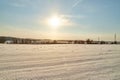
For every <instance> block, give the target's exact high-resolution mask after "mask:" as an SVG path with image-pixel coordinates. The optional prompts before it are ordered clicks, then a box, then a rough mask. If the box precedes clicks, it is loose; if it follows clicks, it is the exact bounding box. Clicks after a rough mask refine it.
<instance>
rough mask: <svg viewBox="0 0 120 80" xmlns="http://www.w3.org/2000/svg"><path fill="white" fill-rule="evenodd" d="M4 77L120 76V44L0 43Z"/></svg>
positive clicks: (90, 79) (115, 79)
mask: <svg viewBox="0 0 120 80" xmlns="http://www.w3.org/2000/svg"><path fill="white" fill-rule="evenodd" d="M0 80H120V45H85V44H84V45H80V44H54V45H52V44H49V45H17V44H16V45H15V44H0Z"/></svg>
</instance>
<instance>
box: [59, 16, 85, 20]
mask: <svg viewBox="0 0 120 80" xmlns="http://www.w3.org/2000/svg"><path fill="white" fill-rule="evenodd" d="M61 16H62V17H65V18H80V19H81V18H85V16H83V15H61Z"/></svg>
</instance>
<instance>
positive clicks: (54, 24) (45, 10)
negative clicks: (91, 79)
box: [0, 0, 120, 41]
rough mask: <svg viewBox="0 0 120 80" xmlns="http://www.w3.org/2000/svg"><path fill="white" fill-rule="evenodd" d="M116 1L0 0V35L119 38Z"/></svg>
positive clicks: (118, 15) (118, 18)
mask: <svg viewBox="0 0 120 80" xmlns="http://www.w3.org/2000/svg"><path fill="white" fill-rule="evenodd" d="M119 3H120V0H0V36H14V37H25V38H37V39H39V38H47V39H82V40H83V39H87V38H90V39H93V40H97V39H98V37H100V39H101V40H114V34H115V33H116V34H117V40H119V41H120V5H119Z"/></svg>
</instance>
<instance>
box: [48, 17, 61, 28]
mask: <svg viewBox="0 0 120 80" xmlns="http://www.w3.org/2000/svg"><path fill="white" fill-rule="evenodd" d="M61 24H62V20H61V18H60V17H58V16H52V17H50V18H49V19H48V25H50V26H51V27H52V28H58V27H59V26H60V25H61Z"/></svg>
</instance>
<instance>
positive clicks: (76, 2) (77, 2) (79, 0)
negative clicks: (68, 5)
mask: <svg viewBox="0 0 120 80" xmlns="http://www.w3.org/2000/svg"><path fill="white" fill-rule="evenodd" d="M82 1H83V0H76V1H75V3H74V4H73V6H72V8H74V7H76V6H77V5H78V4H79V3H80V2H82Z"/></svg>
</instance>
